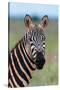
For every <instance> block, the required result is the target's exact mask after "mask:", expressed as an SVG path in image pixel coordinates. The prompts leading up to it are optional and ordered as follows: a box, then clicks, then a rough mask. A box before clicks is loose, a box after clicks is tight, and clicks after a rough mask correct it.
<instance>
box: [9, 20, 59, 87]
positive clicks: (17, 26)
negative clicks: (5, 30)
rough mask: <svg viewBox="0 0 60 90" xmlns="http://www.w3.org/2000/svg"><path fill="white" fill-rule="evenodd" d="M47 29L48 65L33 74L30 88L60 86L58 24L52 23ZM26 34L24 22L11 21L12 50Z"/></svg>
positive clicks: (10, 39) (10, 40)
mask: <svg viewBox="0 0 60 90" xmlns="http://www.w3.org/2000/svg"><path fill="white" fill-rule="evenodd" d="M36 23H38V22H36ZM46 29H47V30H46V36H47V38H46V55H45V58H46V64H45V66H44V68H43V69H42V70H36V71H35V72H33V74H32V79H31V81H30V84H29V86H41V85H56V84H58V23H57V22H53V21H52V22H51V21H50V22H49V25H48V27H47V28H46ZM24 34H25V31H24V23H23V21H19V20H15V21H14V20H11V21H10V38H9V48H10V50H11V49H12V48H13V47H14V46H15V44H16V43H17V42H18V41H19V40H20V39H21V38H22V37H23V36H24ZM55 56H56V58H55Z"/></svg>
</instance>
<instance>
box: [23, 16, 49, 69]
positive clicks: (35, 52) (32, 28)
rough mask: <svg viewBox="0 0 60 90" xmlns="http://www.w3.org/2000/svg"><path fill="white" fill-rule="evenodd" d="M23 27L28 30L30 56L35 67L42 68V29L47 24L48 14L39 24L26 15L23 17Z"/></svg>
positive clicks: (43, 39) (43, 49) (43, 51)
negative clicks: (35, 23)
mask: <svg viewBox="0 0 60 90" xmlns="http://www.w3.org/2000/svg"><path fill="white" fill-rule="evenodd" d="M24 22H25V27H26V30H27V31H28V32H30V39H31V41H30V45H31V52H32V57H33V59H34V60H35V64H36V66H37V69H42V67H43V65H44V63H45V59H44V54H45V39H46V37H45V34H44V29H45V27H46V26H47V25H48V16H47V15H45V16H44V17H43V18H42V20H41V22H40V24H39V25H34V24H33V23H32V18H31V17H30V16H29V15H26V16H25V18H24Z"/></svg>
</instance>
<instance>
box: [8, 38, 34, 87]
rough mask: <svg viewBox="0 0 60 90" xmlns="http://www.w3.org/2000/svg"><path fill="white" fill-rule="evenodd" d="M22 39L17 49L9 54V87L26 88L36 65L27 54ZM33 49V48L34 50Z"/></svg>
mask: <svg viewBox="0 0 60 90" xmlns="http://www.w3.org/2000/svg"><path fill="white" fill-rule="evenodd" d="M25 38H26V37H24V38H23V39H21V41H19V43H18V44H17V45H16V46H15V48H14V49H13V50H12V51H11V53H9V61H8V63H9V64H8V65H9V66H8V68H9V69H8V70H9V71H8V86H9V87H24V86H27V85H28V84H29V81H30V79H31V78H32V76H31V74H32V72H33V71H34V70H35V68H36V65H35V64H34V61H33V60H32V59H31V58H30V57H29V55H28V53H27V52H26V48H25V42H24V39H25ZM32 49H33V48H32Z"/></svg>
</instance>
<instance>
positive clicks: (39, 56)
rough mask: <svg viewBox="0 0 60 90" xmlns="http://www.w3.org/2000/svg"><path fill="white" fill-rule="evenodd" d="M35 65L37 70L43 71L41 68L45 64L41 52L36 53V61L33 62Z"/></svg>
mask: <svg viewBox="0 0 60 90" xmlns="http://www.w3.org/2000/svg"><path fill="white" fill-rule="evenodd" d="M35 64H36V68H37V69H38V70H39V69H43V66H44V64H45V58H44V56H43V54H42V53H41V52H37V59H36V61H35Z"/></svg>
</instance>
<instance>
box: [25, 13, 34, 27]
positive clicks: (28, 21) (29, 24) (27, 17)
mask: <svg viewBox="0 0 60 90" xmlns="http://www.w3.org/2000/svg"><path fill="white" fill-rule="evenodd" d="M24 24H25V26H26V27H27V28H29V27H30V26H31V24H32V18H31V16H30V15H28V14H26V16H25V18H24Z"/></svg>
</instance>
